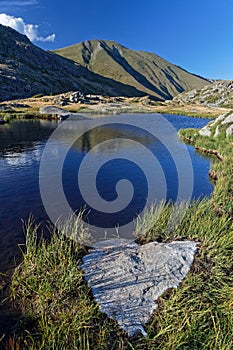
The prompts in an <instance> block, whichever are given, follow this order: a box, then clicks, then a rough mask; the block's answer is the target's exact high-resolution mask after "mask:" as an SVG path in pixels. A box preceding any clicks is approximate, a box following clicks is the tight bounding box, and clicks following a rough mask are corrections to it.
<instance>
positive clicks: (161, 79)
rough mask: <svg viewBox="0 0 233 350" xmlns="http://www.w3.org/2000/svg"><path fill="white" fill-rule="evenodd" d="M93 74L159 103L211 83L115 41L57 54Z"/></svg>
mask: <svg viewBox="0 0 233 350" xmlns="http://www.w3.org/2000/svg"><path fill="white" fill-rule="evenodd" d="M54 52H55V53H57V54H58V55H61V56H63V57H66V58H69V59H71V60H73V61H75V62H77V63H79V64H81V65H82V66H84V67H86V68H88V69H89V70H90V71H92V72H94V73H97V74H99V75H101V76H104V77H107V78H111V79H113V80H115V81H118V82H121V83H123V84H126V85H130V86H134V87H135V88H136V89H137V90H139V91H142V92H144V94H147V95H152V96H154V97H155V98H157V99H160V100H166V99H172V98H173V97H174V96H176V95H177V94H179V93H181V92H183V91H188V90H192V89H193V88H194V86H195V88H198V89H199V88H202V87H203V86H205V85H207V84H209V80H207V79H204V78H202V77H200V76H197V75H194V74H191V73H189V72H187V71H185V70H184V69H182V68H180V67H178V66H176V65H174V64H172V63H170V62H168V61H166V60H164V59H163V58H161V57H159V56H158V55H156V54H153V53H149V52H144V51H134V50H130V49H128V48H126V47H124V46H122V45H120V44H118V43H116V42H114V41H108V40H90V41H85V42H82V43H79V44H76V45H72V46H69V47H66V48H62V49H59V50H56V51H54Z"/></svg>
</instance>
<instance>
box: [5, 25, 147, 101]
mask: <svg viewBox="0 0 233 350" xmlns="http://www.w3.org/2000/svg"><path fill="white" fill-rule="evenodd" d="M72 90H73V91H75V90H81V91H82V92H84V93H96V94H103V95H112V96H120V95H122V94H123V95H126V96H141V95H142V92H141V91H138V90H137V89H136V88H135V87H134V86H128V85H124V84H122V83H120V82H116V81H114V80H112V79H108V78H105V77H102V76H100V75H98V74H95V73H92V72H90V71H89V70H88V69H87V68H85V67H83V66H82V65H80V64H78V63H75V62H73V61H71V60H69V59H66V58H63V57H61V56H58V55H56V54H54V53H51V52H46V51H44V50H42V49H40V48H38V47H37V46H35V45H33V44H32V43H31V42H30V41H29V39H28V38H27V37H26V36H24V35H22V34H19V33H18V32H17V31H15V30H13V29H11V28H9V27H5V26H2V25H0V101H4V100H10V99H15V98H25V97H30V96H33V95H35V94H39V93H42V94H50V93H53V94H55V93H63V92H66V91H72Z"/></svg>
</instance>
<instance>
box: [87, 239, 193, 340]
mask: <svg viewBox="0 0 233 350" xmlns="http://www.w3.org/2000/svg"><path fill="white" fill-rule="evenodd" d="M196 252H197V244H196V243H195V242H192V241H174V242H171V243H157V242H152V243H148V244H145V245H142V246H140V245H138V244H137V243H135V242H134V241H130V240H124V239H116V240H110V241H104V242H99V243H97V244H95V245H94V246H93V247H92V251H91V252H90V254H88V255H86V256H85V257H84V258H83V263H82V265H81V268H82V269H83V270H84V273H85V274H84V277H85V279H86V280H87V282H88V284H89V286H90V287H91V288H92V293H93V296H94V298H95V300H96V302H97V303H98V304H99V306H100V309H101V311H102V312H105V313H106V314H107V315H108V317H110V318H112V319H114V320H116V321H117V322H118V324H119V326H120V327H121V328H123V329H124V330H125V331H126V332H127V333H128V335H129V336H133V335H135V334H137V333H138V332H141V333H142V334H143V335H144V336H145V335H146V332H145V330H144V328H143V325H144V324H145V323H147V322H149V320H150V317H151V315H152V313H153V312H154V310H155V309H156V308H157V306H158V305H157V303H156V301H157V299H158V298H159V297H160V296H161V295H162V294H163V293H164V292H165V291H166V290H168V289H169V288H177V287H178V285H179V284H180V282H181V281H182V280H183V279H184V278H185V276H186V275H187V273H188V271H189V269H190V267H191V265H192V263H193V259H194V255H195V253H196Z"/></svg>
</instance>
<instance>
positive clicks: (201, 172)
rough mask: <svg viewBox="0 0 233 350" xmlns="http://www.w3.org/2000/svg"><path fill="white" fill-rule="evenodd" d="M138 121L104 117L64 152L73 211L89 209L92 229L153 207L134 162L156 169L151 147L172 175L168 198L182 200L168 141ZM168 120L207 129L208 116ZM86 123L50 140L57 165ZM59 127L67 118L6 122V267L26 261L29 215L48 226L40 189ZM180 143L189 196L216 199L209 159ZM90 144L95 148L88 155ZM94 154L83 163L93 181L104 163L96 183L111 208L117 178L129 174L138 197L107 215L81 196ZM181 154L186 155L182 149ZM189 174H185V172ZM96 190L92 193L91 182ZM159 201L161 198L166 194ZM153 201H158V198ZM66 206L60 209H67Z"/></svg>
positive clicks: (1, 197)
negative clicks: (188, 166) (186, 159)
mask: <svg viewBox="0 0 233 350" xmlns="http://www.w3.org/2000/svg"><path fill="white" fill-rule="evenodd" d="M122 117H124V123H115V121H117V120H118V119H119V118H122ZM133 118H134V116H133V115H124V116H122V115H121V116H117V115H116V116H112V117H103V118H100V117H98V120H99V121H101V120H105V121H106V120H107V121H108V124H105V125H102V126H99V127H96V128H92V129H91V130H90V131H88V132H85V133H83V134H82V136H81V137H79V138H78V139H77V140H75V142H72V145H71V147H70V148H69V151H68V152H67V154H66V157H65V161H64V164H63V168H62V188H63V190H64V194H65V197H66V199H67V202H68V203H69V205H70V207H71V208H72V209H73V210H77V209H80V208H83V207H84V206H85V208H86V210H87V212H88V213H89V215H88V218H87V220H88V222H89V223H91V225H93V226H98V225H102V226H103V227H106V228H108V227H115V226H117V225H125V224H127V223H128V222H129V221H131V220H132V219H133V218H134V217H136V216H137V215H138V214H140V212H141V211H142V210H143V208H144V207H145V205H146V204H147V194H148V193H147V192H148V189H147V177H146V176H145V172H144V171H143V169H141V168H140V167H139V166H138V165H137V164H135V161H133V160H135V159H138V161H139V160H140V161H141V160H142V158H143V161H144V163H145V169H146V171H150V169H151V159H149V158H148V159H147V157H144V156H143V155H144V153H143V152H144V148H145V147H146V148H147V149H148V150H149V151H150V152H151V153H152V154H153V155H154V157H155V158H156V159H157V161H158V163H159V164H160V166H161V168H162V171H163V174H164V178H165V180H166V195H165V197H164V198H163V199H164V200H166V201H169V200H171V201H175V200H176V198H177V193H178V186H179V179H178V175H177V169H176V164H175V163H174V160H173V159H172V156H171V154H170V153H171V152H169V150H168V148H167V144H166V145H164V143H163V142H161V140H159V138H156V137H155V136H153V135H151V134H150V133H148V132H145V133H144V132H143V120H144V118H145V115H140V116H139V115H137V118H141V125H142V127H141V129H139V128H135V127H133V126H132V125H130V123H133ZM149 118H150V123H151V125H153V124H156V115H153V114H152V115H149ZM164 118H165V119H166V120H167V121H169V122H170V123H171V124H172V125H173V126H174V128H175V130H179V129H181V128H202V127H203V126H204V125H206V124H207V123H208V122H209V119H201V118H191V117H186V116H178V115H164ZM128 121H130V123H128ZM62 123H63V122H62ZM65 123H66V122H65ZM85 123H86V121H81V120H80V121H76V120H70V121H68V122H67V129H66V132H63V133H61V137H60V138H57V139H56V138H54V139H53V140H52V143H51V145H52V148H53V152H54V153H53V155H52V156H51V159H49V160H48V161H49V166H50V167H51V168H53V166H54V165H55V162H56V159H57V156H58V154H59V153H60V152H63V151H64V148H66V147H67V145H69V143H70V142H71V140H73V136H74V135H75V133H76V132H77V131H78V130H80V128H82V126H83V125H84V124H85ZM60 124H61V122H57V121H49V120H39V119H37V120H14V121H12V122H11V123H9V124H5V125H1V126H0V251H1V256H0V271H1V272H4V271H7V270H8V269H9V268H11V267H13V266H14V264H16V263H17V262H18V261H19V260H20V251H19V248H18V244H23V243H24V234H23V230H22V220H27V219H28V217H29V214H30V213H32V214H33V216H34V218H35V221H36V222H38V223H39V222H44V223H45V222H46V221H47V220H49V217H48V215H47V214H46V211H45V209H44V206H43V203H42V199H41V194H40V187H39V170H40V160H41V157H42V153H43V150H44V148H45V145H46V143H47V141H48V139H49V137H50V135H51V134H52V133H53V131H54V130H55V129H56V128H57V126H58V125H60ZM166 136H167V138H166V140H167V141H166V142H167V143H169V135H166ZM127 140H129V141H127ZM106 141H107V142H108V143H107V147H105V146H104V142H106ZM131 141H135V142H134V143H132V142H131ZM177 142H178V143H179V144H180V145H181V144H182V147H181V149H183V148H185V149H186V150H187V151H188V154H189V156H190V159H191V162H192V169H193V176H194V177H193V190H192V196H191V198H192V199H196V198H203V197H205V196H207V197H208V196H210V195H211V192H212V190H213V185H212V183H211V182H210V181H209V177H208V172H209V168H210V164H211V159H210V158H208V157H206V156H203V155H201V154H200V153H198V152H196V151H195V149H194V148H193V147H192V146H190V145H184V144H183V143H182V142H180V141H177ZM134 145H135V146H134ZM137 145H138V146H137ZM140 145H143V147H140ZM93 147H94V148H93ZM92 149H94V152H90V151H91V150H92ZM141 152H142V153H141ZM88 153H90V161H89V164H88V165H87V166H86V168H85V171H86V181H87V184H88V181H90V175H91V174H92V173H93V172H95V169H96V167H98V162H99V161H100V160H101V162H103V163H104V164H103V166H102V167H101V168H100V169H99V171H98V172H97V174H96V175H97V176H96V187H97V189H98V192H99V194H100V197H102V198H103V199H104V200H105V201H108V202H109V205H111V201H114V200H115V199H116V198H117V192H116V184H117V183H118V181H120V180H121V179H127V180H128V181H129V182H130V183H131V184H132V186H133V190H134V194H133V196H132V200H131V203H130V204H129V205H127V206H126V208H125V210H121V211H119V212H118V213H109V212H108V213H103V212H101V211H98V208H91V206H88V205H87V204H86V202H85V200H84V199H83V198H82V194H81V192H80V189H79V186H78V181H77V179H78V171H79V168H80V164H81V163H82V161H83V160H84V157H85V156H86V155H87V154H88ZM176 156H177V157H178V158H179V159H181V160H182V157H183V155H182V154H177V155H176ZM131 160H132V161H131ZM136 163H137V162H136ZM183 171H184V172H185V169H183ZM55 175H56V174H55ZM84 180H85V179H84ZM48 186H50V185H48ZM48 191H49V188H48ZM90 191H92V189H91V187H90ZM159 199H160V200H161V196H160V197H159ZM154 200H155V201H156V200H158V198H156V197H155V198H154ZM54 206H56V203H54ZM60 210H61V213H60V214H62V208H61V209H60ZM14 257H16V258H15V259H14Z"/></svg>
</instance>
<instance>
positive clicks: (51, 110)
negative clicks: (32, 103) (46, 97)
mask: <svg viewBox="0 0 233 350" xmlns="http://www.w3.org/2000/svg"><path fill="white" fill-rule="evenodd" d="M40 113H41V114H51V115H61V114H67V113H69V112H67V111H66V110H65V109H63V108H58V107H55V106H45V107H41V108H40Z"/></svg>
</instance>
